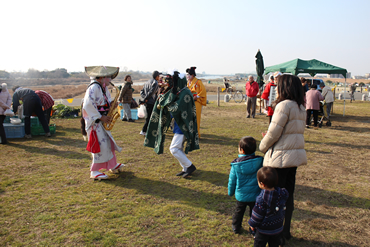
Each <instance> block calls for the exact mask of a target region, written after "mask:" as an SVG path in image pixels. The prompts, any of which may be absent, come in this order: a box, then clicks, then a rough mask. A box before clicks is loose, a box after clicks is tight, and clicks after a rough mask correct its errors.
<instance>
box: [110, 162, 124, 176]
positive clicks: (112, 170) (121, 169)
mask: <svg viewBox="0 0 370 247" xmlns="http://www.w3.org/2000/svg"><path fill="white" fill-rule="evenodd" d="M124 166H125V165H124V164H121V163H118V164H117V165H116V167H115V168H114V169H110V170H109V171H111V172H112V173H114V174H117V173H120V172H123V167H124Z"/></svg>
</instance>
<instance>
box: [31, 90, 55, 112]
mask: <svg viewBox="0 0 370 247" xmlns="http://www.w3.org/2000/svg"><path fill="white" fill-rule="evenodd" d="M35 93H36V94H37V95H38V96H39V98H40V99H41V103H42V106H43V107H44V110H47V109H49V108H50V107H52V106H53V105H54V99H53V97H51V95H50V94H48V93H47V92H45V91H41V90H37V91H35Z"/></svg>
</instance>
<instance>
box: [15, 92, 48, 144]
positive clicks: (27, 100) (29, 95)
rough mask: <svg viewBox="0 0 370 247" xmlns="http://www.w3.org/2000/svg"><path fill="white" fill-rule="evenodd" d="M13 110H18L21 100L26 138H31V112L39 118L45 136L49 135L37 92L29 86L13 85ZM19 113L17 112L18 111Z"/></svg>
mask: <svg viewBox="0 0 370 247" xmlns="http://www.w3.org/2000/svg"><path fill="white" fill-rule="evenodd" d="M13 92H14V93H13V112H17V111H18V106H19V105H20V103H19V101H20V100H21V101H22V102H23V115H24V116H25V118H24V125H25V132H26V135H25V137H26V138H31V137H32V136H31V116H32V114H33V113H35V114H36V116H37V117H38V118H39V120H40V123H41V125H42V128H43V129H44V132H45V133H46V134H45V136H47V137H50V136H51V134H50V129H49V125H48V123H47V121H46V119H45V115H44V112H43V110H42V103H41V100H40V98H39V96H37V94H36V93H35V92H34V91H33V90H31V89H29V88H21V87H20V86H15V87H13ZM18 114H19V113H18Z"/></svg>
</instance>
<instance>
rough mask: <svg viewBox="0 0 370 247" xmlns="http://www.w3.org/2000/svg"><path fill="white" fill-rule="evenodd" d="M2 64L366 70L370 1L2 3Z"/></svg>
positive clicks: (369, 67) (369, 69) (19, 67)
mask: <svg viewBox="0 0 370 247" xmlns="http://www.w3.org/2000/svg"><path fill="white" fill-rule="evenodd" d="M0 8H1V10H2V11H1V14H0V21H1V27H2V28H1V34H2V35H1V39H0V44H1V46H0V47H1V56H0V70H6V71H8V72H12V71H27V70H28V69H29V68H34V69H37V70H40V71H41V70H53V69H56V68H66V69H67V70H68V72H73V71H83V70H84V66H93V65H106V66H117V67H121V68H124V67H127V68H128V69H129V70H141V71H153V70H160V71H165V70H168V69H171V68H176V69H178V70H179V71H182V72H184V71H185V69H186V68H188V67H190V66H196V67H197V72H198V73H202V72H206V73H208V74H234V73H246V72H247V73H248V72H252V71H255V55H256V53H257V51H258V49H260V50H261V52H262V55H263V57H264V63H265V66H271V65H275V64H278V63H282V62H286V61H289V60H292V59H295V58H301V59H304V60H309V59H318V60H321V61H323V62H326V63H329V64H332V65H335V66H338V67H342V68H345V69H347V71H348V72H352V75H364V74H365V73H370V62H369V58H370V45H369V44H370V32H369V25H370V15H369V11H370V1H369V0H320V1H317V0H310V1H306V0H294V1H283V0H281V1H276V0H271V1H263V0H240V1H239V0H228V1H219V0H210V1H208V0H204V1H202V0H187V1H177V0H142V1H140V0H127V1H126V0H120V1H118V0H104V1H101V0H100V1H95V0H89V1H80V0H73V1H71V0H64V1H57V0H54V1H50V0H48V1H41V0H33V1H29V0H27V1H24V0H20V1H1V3H0Z"/></svg>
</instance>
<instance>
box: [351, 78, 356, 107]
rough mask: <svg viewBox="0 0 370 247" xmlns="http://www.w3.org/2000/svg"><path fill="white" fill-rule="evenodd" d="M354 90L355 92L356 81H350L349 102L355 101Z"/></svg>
mask: <svg viewBox="0 0 370 247" xmlns="http://www.w3.org/2000/svg"><path fill="white" fill-rule="evenodd" d="M355 92H356V83H352V85H351V103H352V100H353V101H355Z"/></svg>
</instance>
